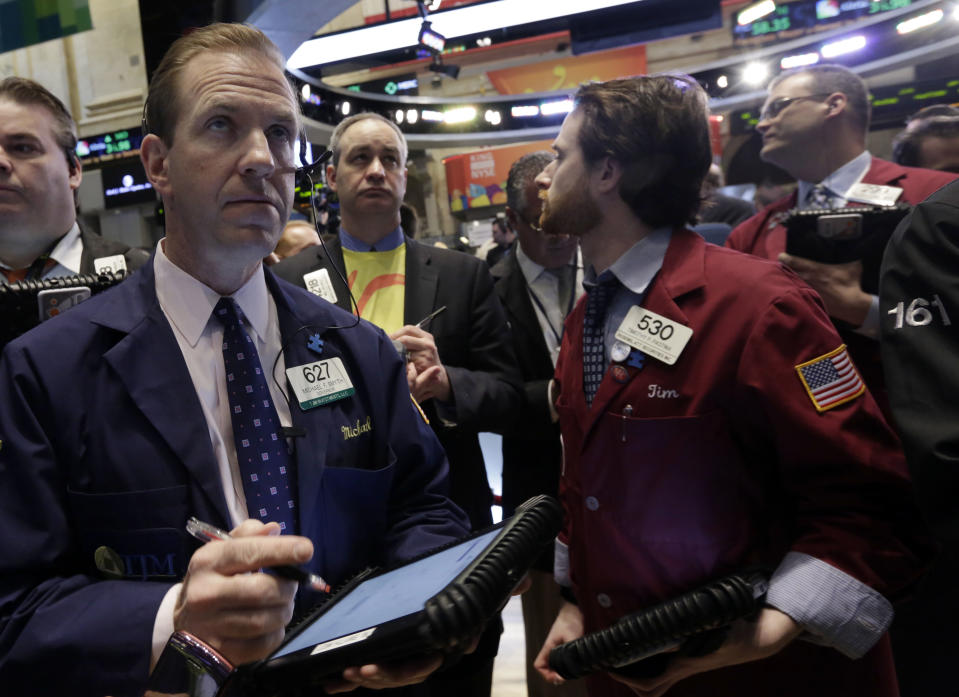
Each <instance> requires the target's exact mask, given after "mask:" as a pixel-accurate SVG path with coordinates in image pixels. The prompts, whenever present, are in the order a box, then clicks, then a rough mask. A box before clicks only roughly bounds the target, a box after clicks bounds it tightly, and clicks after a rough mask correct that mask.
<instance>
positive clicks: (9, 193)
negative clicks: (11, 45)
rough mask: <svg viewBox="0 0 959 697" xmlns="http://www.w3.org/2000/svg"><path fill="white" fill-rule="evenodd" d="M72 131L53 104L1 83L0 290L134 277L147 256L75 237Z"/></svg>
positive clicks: (31, 88) (29, 84)
mask: <svg viewBox="0 0 959 697" xmlns="http://www.w3.org/2000/svg"><path fill="white" fill-rule="evenodd" d="M76 147H77V126H76V124H75V123H74V121H73V118H71V116H70V113H69V112H68V111H67V109H66V107H65V106H64V105H63V102H61V101H60V100H59V99H57V97H55V96H54V95H53V94H52V93H51V92H50V91H49V90H47V89H46V88H45V87H43V86H42V85H40V84H38V83H36V82H33V81H32V80H27V79H25V78H19V77H9V78H6V79H5V80H2V81H0V284H6V283H15V282H17V281H22V280H40V279H44V278H52V277H55V276H71V275H74V274H78V273H83V274H87V273H94V272H95V271H97V270H100V269H101V268H103V267H107V268H109V269H111V270H114V271H116V270H120V269H122V270H125V271H133V270H134V269H136V268H138V267H140V266H142V265H143V264H144V262H146V260H147V259H149V257H150V255H149V253H148V252H146V251H145V250H142V249H135V248H134V249H131V248H130V247H128V246H127V245H125V244H121V243H120V242H115V241H113V240H107V239H104V238H102V237H100V236H99V235H95V234H93V233H92V232H89V231H86V230H81V229H80V227H79V225H78V224H77V211H76V190H77V187H79V186H80V180H81V177H82V174H81V169H80V161H79V160H78V159H77V156H76Z"/></svg>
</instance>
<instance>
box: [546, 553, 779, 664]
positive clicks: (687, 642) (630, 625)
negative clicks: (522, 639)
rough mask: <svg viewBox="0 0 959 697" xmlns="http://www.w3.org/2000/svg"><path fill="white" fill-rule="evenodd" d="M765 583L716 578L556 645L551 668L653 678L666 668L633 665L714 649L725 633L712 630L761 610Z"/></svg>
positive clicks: (743, 576)
mask: <svg viewBox="0 0 959 697" xmlns="http://www.w3.org/2000/svg"><path fill="white" fill-rule="evenodd" d="M767 585H768V574H766V573H764V572H763V571H759V570H749V571H745V572H742V573H739V574H732V575H730V576H726V577H723V578H720V579H717V580H715V581H712V582H710V583H707V584H706V585H705V586H703V587H701V588H698V589H696V590H694V591H690V592H689V593H684V594H683V595H681V596H679V597H677V598H673V599H671V600H667V601H665V602H662V603H659V604H658V605H654V606H652V607H650V608H647V609H645V610H642V611H640V612H636V613H633V614H631V615H627V616H625V617H623V618H621V619H620V620H618V621H617V622H616V623H615V624H613V625H611V626H609V627H607V628H606V629H602V630H600V631H598V632H593V633H592V634H587V635H586V636H584V637H581V638H579V639H576V640H574V641H570V642H568V643H566V644H563V645H561V646H557V647H556V648H554V649H553V650H552V651H551V652H550V654H549V666H550V668H552V669H553V670H554V671H556V672H557V673H559V674H560V675H562V676H563V677H564V678H566V679H574V678H579V677H582V676H584V675H588V674H589V673H594V672H596V671H612V670H619V672H624V673H628V674H633V675H655V674H656V673H658V672H659V671H660V667H661V665H664V664H661V662H657V663H656V665H655V666H652V665H650V666H646V667H645V669H644V667H643V666H642V665H638V664H637V662H639V661H643V659H648V658H649V657H650V656H653V655H655V654H658V653H660V652H662V651H665V650H667V649H670V648H673V647H677V646H679V647H680V651H682V652H683V654H684V655H687V656H689V655H693V656H695V655H700V656H701V655H705V654H707V653H710V652H712V651H714V650H716V649H717V648H719V645H720V644H721V643H722V639H723V638H724V636H725V632H722V633H720V634H718V635H717V634H713V632H715V631H716V630H718V629H720V628H724V627H727V626H728V625H729V624H730V623H732V622H733V621H734V620H737V619H740V618H742V617H747V616H749V615H751V614H753V613H754V612H756V611H757V610H758V609H759V608H760V607H762V604H763V599H764V598H765V595H766V587H767ZM627 667H628V668H627ZM651 669H652V670H651Z"/></svg>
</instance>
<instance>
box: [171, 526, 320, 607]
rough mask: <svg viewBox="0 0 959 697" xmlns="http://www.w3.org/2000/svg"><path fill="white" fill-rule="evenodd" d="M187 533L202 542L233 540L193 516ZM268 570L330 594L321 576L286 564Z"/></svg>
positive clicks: (222, 531)
mask: <svg viewBox="0 0 959 697" xmlns="http://www.w3.org/2000/svg"><path fill="white" fill-rule="evenodd" d="M186 531H187V532H188V533H190V534H191V535H193V537H195V538H196V539H198V540H200V541H201V542H213V541H223V540H230V539H233V538H232V537H231V535H230V533H228V532H227V531H226V530H220V528H218V527H215V526H213V525H210V524H209V523H204V522H203V521H201V520H198V519H196V518H194V517H192V516H191V517H190V519H189V520H188V521H186ZM266 570H267V571H270V572H272V573H274V574H276V575H277V576H281V577H283V578H288V579H290V580H291V581H296V582H297V583H299V584H305V585H307V586H309V587H310V588H312V589H313V590H317V591H322V592H324V593H329V592H330V584H328V583H327V582H326V581H324V580H323V579H322V578H321V577H320V576H317V575H316V574H312V573H310V572H309V571H306V570H305V569H301V568H300V567H298V566H293V565H292V564H284V565H282V566H270V567H267V569H266Z"/></svg>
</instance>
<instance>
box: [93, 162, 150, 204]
mask: <svg viewBox="0 0 959 697" xmlns="http://www.w3.org/2000/svg"><path fill="white" fill-rule="evenodd" d="M100 174H101V177H102V179H103V205H104V207H105V208H118V207H120V206H129V205H132V204H137V203H152V202H154V201H156V193H155V192H154V191H153V185H152V184H150V181H149V180H148V179H147V175H146V172H144V171H143V163H142V162H140V158H138V157H129V158H124V159H123V160H122V161H117V162H111V163H110V164H106V165H104V166H103V167H102V168H101V169H100Z"/></svg>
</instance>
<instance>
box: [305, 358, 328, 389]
mask: <svg viewBox="0 0 959 697" xmlns="http://www.w3.org/2000/svg"><path fill="white" fill-rule="evenodd" d="M329 377H330V365H329V363H327V362H326V361H323V362H321V363H314V364H312V365H305V366H303V378H304V379H305V380H306V381H307V382H308V383H310V384H312V383H315V382H320V381H321V380H326V379H327V378H329Z"/></svg>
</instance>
